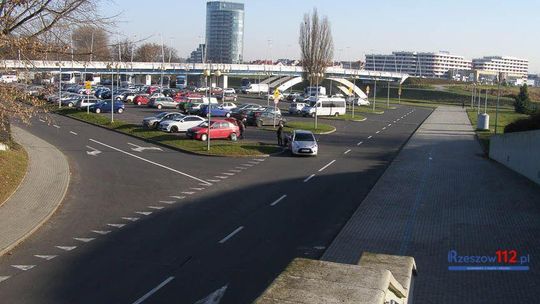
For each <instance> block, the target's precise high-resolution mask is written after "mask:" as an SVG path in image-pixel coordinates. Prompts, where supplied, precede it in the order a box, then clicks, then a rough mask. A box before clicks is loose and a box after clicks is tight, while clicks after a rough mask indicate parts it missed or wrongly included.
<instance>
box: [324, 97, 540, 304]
mask: <svg viewBox="0 0 540 304" xmlns="http://www.w3.org/2000/svg"><path fill="white" fill-rule="evenodd" d="M539 198H540V187H538V186H537V185H535V184H533V183H532V182H530V181H529V180H527V179H526V178H525V177H522V176H520V175H518V174H517V173H514V172H512V171H510V170H509V169H507V168H505V167H503V166H501V165H499V164H497V163H496V162H494V161H491V160H488V159H486V158H484V157H483V155H482V150H481V147H480V145H479V144H478V142H477V141H476V139H475V137H474V132H473V129H472V127H471V126H470V123H469V119H468V117H467V114H466V112H465V111H464V110H463V109H461V108H459V107H448V106H444V107H439V108H438V109H437V110H435V111H434V112H433V114H432V115H431V116H430V117H429V118H428V119H427V120H426V121H425V123H424V124H423V125H422V126H421V127H420V128H419V130H418V132H417V133H415V135H413V137H412V138H411V140H410V141H409V142H408V143H407V145H406V146H405V147H404V149H403V150H402V151H401V153H400V154H399V155H398V156H397V157H396V159H395V160H394V162H393V163H392V164H391V165H390V166H389V168H388V169H387V170H386V172H385V173H384V174H383V176H382V177H381V178H380V180H379V181H378V182H377V184H376V185H375V187H374V188H373V189H372V191H371V192H370V193H369V194H368V196H367V197H366V198H365V200H364V201H363V202H362V203H361V205H360V206H359V208H358V209H357V211H356V212H355V213H354V215H353V216H352V218H351V219H350V220H349V222H348V223H347V224H346V225H345V227H344V229H343V230H342V231H341V232H340V233H339V235H338V236H337V237H336V239H335V240H334V242H333V243H332V244H331V246H330V247H329V248H328V249H327V251H326V252H325V253H324V255H323V257H322V259H323V260H327V261H334V262H341V263H350V264H355V263H357V261H358V260H359V257H360V256H361V254H362V252H364V251H371V252H378V253H388V254H399V255H409V256H413V257H414V258H415V259H416V264H417V266H418V274H419V275H418V277H417V280H416V282H415V289H414V301H415V303H518V302H519V303H524V302H527V301H530V302H536V301H537V300H538V286H540V273H539V272H538V271H539V268H538V263H535V262H536V261H537V260H538V259H539V258H540V241H539V239H540V199H539ZM499 249H503V250H504V249H506V250H512V249H515V250H517V252H518V254H519V255H523V254H525V255H527V254H529V255H530V257H531V261H532V263H531V264H530V265H531V269H530V271H513V272H510V271H476V272H474V271H459V272H457V271H449V270H448V266H449V262H448V253H449V251H450V250H456V251H457V252H458V254H459V255H474V256H495V252H496V251H497V250H499ZM488 265H492V264H488Z"/></svg>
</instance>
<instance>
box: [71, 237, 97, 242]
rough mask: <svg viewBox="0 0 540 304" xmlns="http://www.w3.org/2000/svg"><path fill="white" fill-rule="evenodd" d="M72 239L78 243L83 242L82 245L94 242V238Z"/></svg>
mask: <svg viewBox="0 0 540 304" xmlns="http://www.w3.org/2000/svg"><path fill="white" fill-rule="evenodd" d="M73 239H74V240H76V241H79V242H83V243H89V242H91V241H93V240H95V238H73Z"/></svg>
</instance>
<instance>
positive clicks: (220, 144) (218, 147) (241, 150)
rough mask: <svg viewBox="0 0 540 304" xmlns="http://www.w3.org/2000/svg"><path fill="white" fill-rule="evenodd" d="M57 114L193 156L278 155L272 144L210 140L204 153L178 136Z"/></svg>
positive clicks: (94, 117)
mask: <svg viewBox="0 0 540 304" xmlns="http://www.w3.org/2000/svg"><path fill="white" fill-rule="evenodd" d="M57 113H59V114H62V115H66V116H69V117H73V118H77V119H80V120H83V121H86V122H89V123H92V124H95V125H99V126H103V127H106V128H109V129H113V130H116V131H119V132H122V133H125V134H129V135H132V136H136V137H139V138H142V139H145V140H148V141H151V142H155V143H158V144H162V145H165V146H169V147H172V148H176V149H179V150H182V151H186V152H191V153H196V154H202V155H212V156H233V157H234V156H261V155H267V154H272V153H276V152H278V151H280V148H279V147H278V146H277V145H274V144H268V143H262V142H254V141H242V140H239V141H236V142H234V141H230V140H212V141H211V142H210V144H211V145H210V151H208V150H207V149H206V148H207V143H206V142H203V141H199V140H191V139H188V138H186V137H185V136H183V135H181V134H169V133H164V132H161V131H156V130H150V129H145V128H143V127H142V126H139V125H134V124H130V123H127V122H123V121H121V120H116V121H115V122H114V123H112V124H111V122H110V120H109V119H108V118H107V117H104V116H102V115H99V114H95V113H90V114H87V113H86V112H80V111H77V110H72V109H64V110H60V111H58V112H57Z"/></svg>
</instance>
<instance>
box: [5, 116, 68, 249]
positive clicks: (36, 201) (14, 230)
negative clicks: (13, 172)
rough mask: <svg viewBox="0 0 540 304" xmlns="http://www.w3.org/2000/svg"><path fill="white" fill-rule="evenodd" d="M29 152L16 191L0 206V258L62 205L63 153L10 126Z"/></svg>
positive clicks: (65, 178)
mask: <svg viewBox="0 0 540 304" xmlns="http://www.w3.org/2000/svg"><path fill="white" fill-rule="evenodd" d="M12 133H13V137H14V139H15V141H16V142H17V143H19V144H20V145H22V146H23V147H24V149H25V150H26V152H27V153H28V159H29V162H28V170H27V172H26V176H25V177H24V179H23V181H22V183H21V185H20V186H19V188H18V189H17V191H16V192H15V193H14V194H13V195H12V196H11V197H10V198H9V199H8V200H7V201H6V202H5V203H4V204H3V205H2V206H1V207H0V256H2V255H3V254H5V253H6V252H9V250H11V249H12V248H13V247H15V246H17V244H19V243H20V242H22V241H23V240H24V239H25V238H27V237H28V236H30V235H31V234H32V233H33V232H34V231H35V230H37V229H38V228H39V227H40V226H41V225H42V224H43V223H45V222H46V221H47V220H48V219H49V218H50V217H51V216H52V215H53V214H54V212H55V211H56V209H57V208H58V207H59V206H60V204H61V203H62V200H63V198H64V195H65V193H66V191H67V188H68V185H69V178H70V173H69V165H68V162H67V159H66V158H65V156H64V154H62V152H60V151H59V150H58V149H56V148H55V147H54V146H52V145H51V144H49V143H47V142H45V141H43V140H42V139H40V138H38V137H36V136H34V135H32V134H30V133H28V132H27V131H24V130H23V129H20V128H18V127H15V126H12Z"/></svg>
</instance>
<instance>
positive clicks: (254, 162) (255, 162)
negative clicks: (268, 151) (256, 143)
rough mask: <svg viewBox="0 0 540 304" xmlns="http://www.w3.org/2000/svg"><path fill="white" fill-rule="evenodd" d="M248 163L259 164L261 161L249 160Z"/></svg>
mask: <svg viewBox="0 0 540 304" xmlns="http://www.w3.org/2000/svg"><path fill="white" fill-rule="evenodd" d="M248 164H252V165H258V164H259V162H257V161H248Z"/></svg>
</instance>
